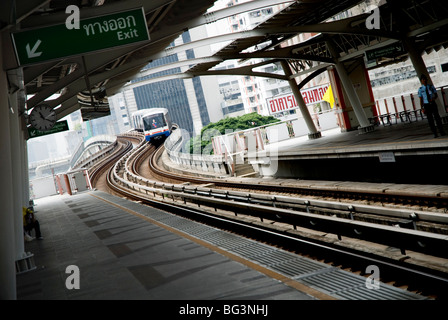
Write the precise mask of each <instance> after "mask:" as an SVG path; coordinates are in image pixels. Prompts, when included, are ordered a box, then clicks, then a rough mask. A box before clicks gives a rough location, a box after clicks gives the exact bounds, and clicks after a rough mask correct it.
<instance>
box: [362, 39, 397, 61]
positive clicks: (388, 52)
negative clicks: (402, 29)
mask: <svg viewBox="0 0 448 320" xmlns="http://www.w3.org/2000/svg"><path fill="white" fill-rule="evenodd" d="M400 53H404V48H403V45H402V44H401V43H400V42H397V43H394V44H391V45H388V46H385V47H381V48H379V49H375V50H368V51H366V57H367V61H371V60H376V59H379V58H391V57H393V56H395V55H397V54H400Z"/></svg>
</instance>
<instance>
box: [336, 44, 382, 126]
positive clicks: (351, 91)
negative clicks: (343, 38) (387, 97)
mask: <svg viewBox="0 0 448 320" xmlns="http://www.w3.org/2000/svg"><path fill="white" fill-rule="evenodd" d="M327 47H328V49H329V50H330V52H331V54H332V56H333V57H334V60H335V68H336V71H337V73H338V76H339V79H341V82H342V85H343V86H344V89H345V93H346V94H347V97H348V99H349V101H350V104H351V106H352V108H353V111H354V112H355V116H356V118H357V119H358V122H359V124H360V127H359V128H358V130H359V132H360V133H367V132H372V131H374V126H373V125H372V124H370V121H369V119H368V118H367V115H366V113H365V112H364V109H363V107H362V103H361V100H359V97H358V94H357V93H356V90H355V88H354V87H353V83H352V81H351V80H350V77H349V75H348V73H347V70H346V69H345V67H344V65H343V64H342V62H340V61H339V59H338V58H339V56H338V55H337V53H336V50H335V49H334V46H333V43H331V41H327Z"/></svg>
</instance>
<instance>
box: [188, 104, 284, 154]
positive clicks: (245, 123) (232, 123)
mask: <svg viewBox="0 0 448 320" xmlns="http://www.w3.org/2000/svg"><path fill="white" fill-rule="evenodd" d="M279 121H280V120H278V119H276V118H274V117H272V116H268V117H266V116H262V115H259V114H258V113H256V112H253V113H248V114H245V115H243V116H239V117H232V118H225V119H222V120H220V121H218V122H214V123H209V124H208V125H207V126H205V127H204V128H202V130H201V134H200V136H196V137H194V138H191V139H190V141H189V145H190V153H201V154H212V153H213V150H212V148H211V141H212V137H215V136H218V135H223V134H226V133H230V132H235V131H240V130H246V129H250V128H254V127H260V126H263V125H266V124H271V123H275V122H279Z"/></svg>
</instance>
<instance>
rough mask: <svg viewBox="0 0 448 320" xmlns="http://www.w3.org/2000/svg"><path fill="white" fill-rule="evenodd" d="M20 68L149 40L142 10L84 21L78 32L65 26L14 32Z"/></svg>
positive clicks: (81, 22) (81, 21)
mask: <svg viewBox="0 0 448 320" xmlns="http://www.w3.org/2000/svg"><path fill="white" fill-rule="evenodd" d="M12 40H13V43H14V48H15V51H16V56H17V60H18V62H19V65H27V64H34V63H40V62H43V61H48V60H53V59H60V58H64V57H69V56H74V55H81V54H84V53H88V52H92V51H98V50H105V49H110V48H114V47H117V46H123V45H129V44H134V43H137V42H141V41H148V40H149V34H148V27H147V24H146V18H145V13H144V11H143V8H138V9H132V10H128V11H122V12H117V13H113V14H108V15H104V16H99V17H94V18H88V19H81V20H80V28H79V29H67V27H66V25H65V23H64V24H59V25H53V26H47V27H42V28H36V29H30V30H24V31H20V32H17V33H12Z"/></svg>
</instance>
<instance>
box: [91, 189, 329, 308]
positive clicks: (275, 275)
mask: <svg viewBox="0 0 448 320" xmlns="http://www.w3.org/2000/svg"><path fill="white" fill-rule="evenodd" d="M90 195H91V196H92V197H95V198H97V199H100V200H103V201H104V202H107V203H109V204H111V205H113V206H115V207H117V208H119V209H121V210H123V211H125V212H127V213H130V214H132V215H134V216H136V217H138V218H141V219H144V220H146V221H148V222H150V223H152V224H155V225H157V226H159V227H161V228H164V229H166V230H168V231H170V232H172V233H175V234H177V235H179V236H181V237H183V238H186V239H189V240H191V241H193V242H195V243H197V244H199V245H201V246H203V247H206V248H208V249H210V250H212V251H215V252H217V253H219V254H221V255H223V256H226V257H228V258H230V259H232V260H234V261H237V262H239V263H241V264H243V265H245V266H247V267H249V268H251V269H254V270H256V271H259V272H261V273H263V274H265V275H267V276H269V277H270V278H273V279H276V280H278V281H281V282H283V283H284V284H286V285H287V286H289V287H292V288H294V289H296V290H299V291H301V292H304V293H306V294H308V295H310V296H312V297H314V298H316V299H319V300H338V299H336V298H335V297H332V296H330V295H327V294H325V293H323V292H320V291H318V290H316V289H313V288H311V287H308V286H306V285H304V284H301V283H299V282H297V281H295V280H293V279H291V278H288V277H286V276H284V275H282V274H280V273H278V272H275V271H273V270H270V269H267V268H265V267H263V266H260V265H258V264H256V263H254V262H252V261H250V260H247V259H244V258H242V257H240V256H237V255H235V254H233V253H230V252H228V251H226V250H223V249H221V248H219V247H217V246H214V245H212V244H210V243H208V242H205V241H203V240H200V239H198V238H195V237H193V236H191V235H189V234H187V233H184V232H182V231H180V230H177V229H174V228H171V227H169V226H167V225H165V224H162V223H160V222H158V221H156V220H154V219H151V218H149V217H147V216H144V215H142V214H140V213H138V212H135V211H133V210H131V209H128V208H125V207H123V206H120V205H119V204H116V203H114V202H111V201H109V200H106V199H104V198H102V197H100V196H97V195H93V194H90Z"/></svg>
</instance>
